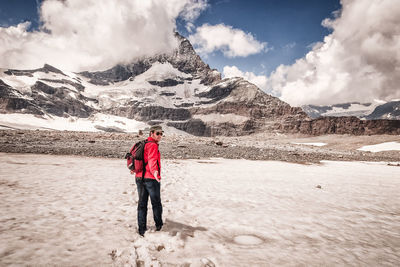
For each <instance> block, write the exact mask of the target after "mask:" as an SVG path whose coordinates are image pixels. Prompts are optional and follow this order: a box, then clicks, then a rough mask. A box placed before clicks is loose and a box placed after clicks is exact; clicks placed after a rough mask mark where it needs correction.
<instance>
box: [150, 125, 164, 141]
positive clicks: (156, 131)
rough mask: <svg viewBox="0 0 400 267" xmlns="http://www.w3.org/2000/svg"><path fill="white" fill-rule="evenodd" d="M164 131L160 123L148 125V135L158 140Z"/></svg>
mask: <svg viewBox="0 0 400 267" xmlns="http://www.w3.org/2000/svg"><path fill="white" fill-rule="evenodd" d="M163 134H164V131H163V129H162V127H161V126H160V125H153V126H151V127H150V137H151V138H153V139H154V140H156V142H159V141H160V140H161V137H162V135H163Z"/></svg>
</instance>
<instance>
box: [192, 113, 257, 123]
mask: <svg viewBox="0 0 400 267" xmlns="http://www.w3.org/2000/svg"><path fill="white" fill-rule="evenodd" d="M193 118H194V119H200V120H202V121H204V122H208V123H212V122H216V123H227V122H228V123H233V124H242V123H244V122H246V121H247V120H248V119H249V118H248V117H245V116H240V115H236V114H219V113H212V114H207V115H203V114H196V115H194V116H193Z"/></svg>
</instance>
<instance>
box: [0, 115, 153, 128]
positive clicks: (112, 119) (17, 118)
mask: <svg viewBox="0 0 400 267" xmlns="http://www.w3.org/2000/svg"><path fill="white" fill-rule="evenodd" d="M0 122H1V124H0V126H2V127H3V128H16V129H49V130H59V131H88V132H100V131H117V132H138V131H139V130H142V129H144V128H146V127H149V125H148V124H146V123H144V122H140V121H136V120H133V119H127V118H125V117H119V116H113V115H108V114H102V113H97V114H94V115H92V116H90V117H89V118H77V117H69V118H64V117H57V116H50V115H45V116H35V115H33V114H17V113H14V114H0Z"/></svg>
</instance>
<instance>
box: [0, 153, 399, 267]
mask: <svg viewBox="0 0 400 267" xmlns="http://www.w3.org/2000/svg"><path fill="white" fill-rule="evenodd" d="M162 166H163V169H162V182H161V190H162V192H161V197H162V202H163V208H164V214H163V217H164V221H165V225H164V227H163V229H162V231H161V232H155V227H154V222H153V219H152V211H151V205H150V203H149V212H148V228H149V231H148V232H146V234H145V237H144V238H141V237H139V235H138V234H137V232H136V205H137V190H136V185H135V184H134V180H133V177H132V176H131V175H129V174H128V171H127V169H126V166H125V161H124V160H119V159H95V158H85V157H74V156H50V155H29V154H0V170H1V171H0V181H1V182H0V186H1V190H2V191H1V192H3V193H2V194H0V203H1V204H0V205H1V206H0V207H1V211H2V213H1V217H0V220H1V221H2V224H1V230H2V231H1V232H0V238H1V239H2V240H3V241H4V242H3V244H5V246H3V247H2V248H1V250H0V254H1V255H2V257H0V265H1V264H5V265H7V264H11V263H13V264H29V265H38V264H39V265H44V264H59V265H110V264H116V265H118V266H120V265H123V264H126V263H128V264H132V265H133V266H135V265H136V264H139V263H140V264H144V265H145V266H151V265H153V266H161V264H163V265H168V264H171V265H181V266H182V265H184V264H186V265H187V266H189V264H190V266H204V265H206V264H208V265H209V266H213V264H214V265H215V266H266V265H267V266H268V265H284V266H288V265H289V266H293V265H307V266H309V265H314V266H315V265H369V266H371V265H372V266H373V265H396V263H398V262H399V261H400V256H399V255H400V253H399V247H400V236H399V235H398V233H399V232H400V224H399V216H400V215H399V213H398V211H399V210H400V200H399V198H398V197H397V196H398V188H399V186H400V180H399V177H400V168H399V167H395V166H387V165H386V164H385V163H368V162H322V163H321V164H318V165H301V164H292V163H284V162H267V161H246V160H225V159H209V160H163V162H162Z"/></svg>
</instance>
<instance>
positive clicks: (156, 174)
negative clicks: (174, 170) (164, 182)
mask: <svg viewBox="0 0 400 267" xmlns="http://www.w3.org/2000/svg"><path fill="white" fill-rule="evenodd" d="M154 178H156V181H157V182H160V179H159V178H158V171H155V172H154Z"/></svg>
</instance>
